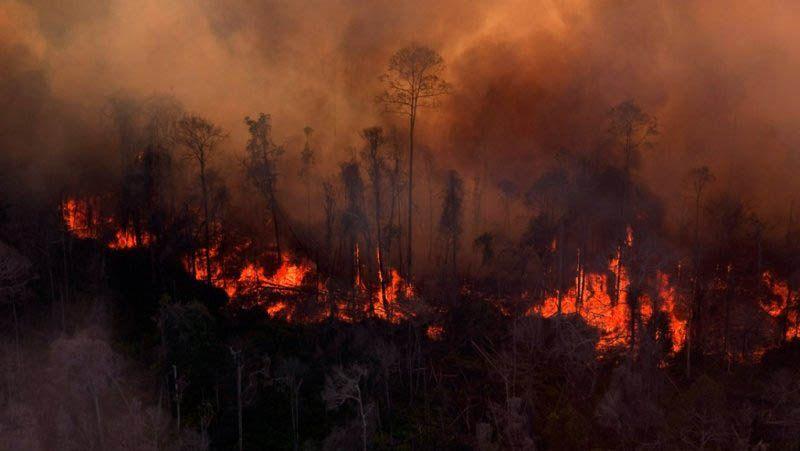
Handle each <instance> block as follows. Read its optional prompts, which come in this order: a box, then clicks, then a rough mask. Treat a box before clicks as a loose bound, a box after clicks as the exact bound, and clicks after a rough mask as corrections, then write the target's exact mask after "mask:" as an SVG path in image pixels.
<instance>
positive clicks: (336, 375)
mask: <svg viewBox="0 0 800 451" xmlns="http://www.w3.org/2000/svg"><path fill="white" fill-rule="evenodd" d="M366 376H367V370H366V368H364V367H363V366H361V365H353V366H350V367H348V368H346V369H344V368H341V367H335V368H333V370H332V371H331V374H329V375H327V376H325V389H324V390H323V392H322V399H324V400H325V405H326V406H327V407H328V409H329V410H332V409H336V408H338V407H340V406H341V405H342V404H344V403H346V402H348V401H350V402H353V403H355V405H356V407H357V408H358V415H359V419H360V420H361V443H362V446H363V448H362V449H363V450H364V451H366V450H367V415H368V414H369V406H367V405H365V404H366V400H365V399H364V393H363V392H362V390H361V380H362V379H364V378H365V377H366Z"/></svg>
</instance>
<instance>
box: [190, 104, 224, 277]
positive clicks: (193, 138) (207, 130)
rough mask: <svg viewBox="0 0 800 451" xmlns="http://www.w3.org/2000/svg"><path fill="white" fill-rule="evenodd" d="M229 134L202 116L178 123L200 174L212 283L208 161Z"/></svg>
mask: <svg viewBox="0 0 800 451" xmlns="http://www.w3.org/2000/svg"><path fill="white" fill-rule="evenodd" d="M226 136H227V135H226V134H225V132H224V131H223V130H222V129H221V128H220V127H218V126H216V125H214V124H213V123H212V122H211V121H209V120H208V119H205V118H203V117H200V116H196V115H191V116H185V117H184V118H183V119H181V120H180V122H179V123H178V140H179V141H180V143H181V144H183V145H184V146H185V147H186V148H187V149H188V150H189V155H190V156H191V157H192V158H194V160H195V161H196V162H197V165H198V169H199V175H200V190H201V194H202V201H203V234H204V241H205V242H204V243H203V244H204V246H205V249H204V253H205V270H206V274H205V276H206V282H207V283H209V284H210V283H211V217H210V214H209V206H208V204H209V194H208V184H209V182H208V173H207V172H208V161H209V158H210V157H211V156H212V155H213V154H214V151H215V150H216V148H217V145H218V144H219V142H220V141H222V140H223V139H225V137H226Z"/></svg>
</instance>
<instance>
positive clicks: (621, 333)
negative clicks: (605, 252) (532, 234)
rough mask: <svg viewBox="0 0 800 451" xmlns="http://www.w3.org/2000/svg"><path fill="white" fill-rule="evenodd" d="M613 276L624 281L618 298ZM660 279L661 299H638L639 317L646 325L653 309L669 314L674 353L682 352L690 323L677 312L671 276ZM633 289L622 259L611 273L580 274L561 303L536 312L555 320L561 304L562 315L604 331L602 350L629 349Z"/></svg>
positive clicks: (551, 300) (555, 299)
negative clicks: (572, 317)
mask: <svg viewBox="0 0 800 451" xmlns="http://www.w3.org/2000/svg"><path fill="white" fill-rule="evenodd" d="M629 243H630V239H629ZM610 274H619V277H620V281H619V285H618V290H619V291H618V294H617V295H616V296H615V293H614V290H615V287H614V284H613V282H611V276H610ZM657 279H658V296H657V299H655V300H654V299H651V297H650V296H647V295H641V296H640V298H639V299H638V305H639V315H640V316H641V319H642V321H643V322H646V321H647V320H648V319H650V317H651V316H652V312H653V306H654V305H657V306H658V309H659V311H661V312H663V313H665V314H666V315H667V317H668V318H669V327H670V332H671V338H672V350H673V351H678V350H679V349H680V348H681V347H682V346H683V342H684V340H685V338H686V319H685V318H683V317H682V316H681V315H679V314H678V312H677V309H676V305H677V302H676V293H675V291H674V289H673V288H671V286H670V284H669V278H668V276H667V275H666V274H663V273H661V272H659V273H658V278H657ZM579 287H580V290H579ZM629 288H630V281H629V280H628V275H627V273H626V270H625V268H624V267H623V266H620V264H619V259H618V258H614V259H611V261H610V263H609V266H608V273H606V274H579V276H578V277H577V278H576V283H575V285H574V286H573V287H571V288H570V289H569V290H568V291H567V292H566V293H564V294H563V295H562V296H561V297H560V299H559V296H558V294H554V295H550V296H548V297H547V298H546V299H545V300H544V302H543V303H542V305H540V306H537V307H534V309H532V312H534V313H536V314H539V315H542V316H544V317H552V316H554V315H557V314H558V312H559V302H560V304H561V305H560V310H561V313H562V314H567V315H569V314H578V315H580V316H581V318H583V319H584V320H585V321H586V322H587V323H588V324H590V325H592V326H594V327H596V328H597V329H599V330H600V333H601V336H600V342H599V343H598V348H599V349H601V350H602V349H608V348H611V347H614V346H621V345H627V344H628V343H629V340H630V337H629V335H630V332H629V331H630V329H629V328H630V321H631V315H630V310H629V308H630V307H629V302H628V296H629ZM579 291H580V293H579ZM615 297H616V299H615Z"/></svg>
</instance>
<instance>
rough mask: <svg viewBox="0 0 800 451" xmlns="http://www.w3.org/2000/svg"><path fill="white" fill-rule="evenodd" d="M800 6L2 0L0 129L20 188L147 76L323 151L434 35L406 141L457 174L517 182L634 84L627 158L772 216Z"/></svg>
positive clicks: (348, 134) (162, 89) (667, 182)
mask: <svg viewBox="0 0 800 451" xmlns="http://www.w3.org/2000/svg"><path fill="white" fill-rule="evenodd" d="M798 19H800V5H797V4H796V3H793V2H780V1H753V0H737V1H732V2H702V3H696V2H678V3H676V2H670V1H665V0H664V1H659V0H646V1H636V2H633V1H622V2H620V1H584V0H539V1H520V0H502V1H486V2H457V1H452V0H447V1H444V2H438V3H437V4H436V5H431V4H430V3H429V2H423V1H411V2H391V1H376V2H366V3H365V2H360V1H355V0H340V1H303V2H285V1H277V0H276V1H266V2H264V1H258V2H256V1H249V0H240V1H235V2H231V1H222V0H203V1H189V0H176V1H172V2H163V1H157V0H141V1H131V0H108V1H100V0H94V1H71V2H50V1H46V0H31V1H27V2H23V1H17V0H11V1H8V0H6V1H3V2H0V68H2V70H1V71H0V98H2V99H3V100H4V107H3V108H2V112H0V142H2V145H3V148H4V153H5V155H4V158H6V159H8V160H9V161H10V162H11V163H13V164H12V165H11V166H9V165H6V166H5V167H7V168H9V167H11V168H15V169H13V170H14V171H18V172H19V174H22V177H23V178H24V180H27V181H28V183H27V186H28V187H34V186H35V187H36V188H35V189H33V191H37V190H40V191H47V190H49V189H55V187H56V186H57V185H58V183H60V182H61V181H63V180H66V179H69V178H70V177H75V176H76V168H78V167H94V168H95V169H97V172H101V170H102V169H104V168H107V167H110V166H111V165H112V164H113V163H111V162H112V161H115V160H114V158H115V157H114V155H115V153H114V151H113V149H112V146H113V142H114V141H113V139H114V138H113V135H112V133H111V132H110V131H109V127H108V117H107V115H105V114H104V108H105V105H106V103H107V100H108V98H109V97H110V96H112V95H114V94H115V93H119V92H125V93H127V94H129V95H132V96H139V97H145V96H148V95H152V94H154V93H161V94H169V95H172V96H174V97H175V98H176V99H177V100H178V101H179V102H181V103H182V104H183V105H184V107H185V108H186V109H187V110H189V111H195V112H198V113H200V114H203V115H205V116H207V117H209V118H210V119H211V120H213V121H215V122H217V123H219V124H220V125H222V126H223V127H224V128H225V129H226V130H228V131H229V132H230V133H231V139H230V140H228V141H227V143H226V145H225V147H226V149H225V150H226V152H229V153H231V154H238V153H240V152H241V149H242V146H243V144H244V142H245V139H246V138H245V136H246V130H245V128H244V126H243V125H242V118H243V117H244V116H245V115H253V114H255V113H257V112H259V111H264V112H268V113H270V114H272V117H273V122H274V129H275V132H276V135H277V138H278V140H279V141H287V142H292V140H294V141H297V140H299V139H301V137H302V128H303V127H304V126H305V125H310V126H312V127H313V128H314V129H315V130H316V131H317V132H316V134H315V136H316V137H317V139H318V140H319V142H320V147H321V152H322V154H323V157H324V158H325V159H327V160H328V161H330V162H334V161H338V160H340V159H342V158H343V155H346V154H345V153H344V148H345V147H346V146H348V145H358V144H359V141H358V140H359V138H358V131H359V130H361V129H362V128H364V127H366V126H369V125H372V124H374V123H389V122H398V121H399V119H398V118H391V117H386V116H385V115H382V114H381V112H380V109H379V108H378V107H377V106H376V105H375V104H374V101H373V99H374V96H375V94H376V93H377V92H378V91H379V88H380V87H379V81H378V76H379V75H380V73H381V72H382V71H383V70H384V69H385V66H386V62H387V60H388V58H389V56H390V55H391V53H392V52H393V51H394V50H396V49H397V48H399V47H401V46H403V45H406V44H408V43H409V42H412V41H416V42H420V43H423V44H425V45H428V46H431V47H432V48H435V49H437V50H438V51H439V52H440V53H441V54H442V56H443V57H444V59H445V61H446V62H447V65H448V68H447V73H446V75H447V78H448V79H449V81H451V83H452V84H453V87H454V90H453V93H452V95H451V96H449V97H448V98H447V99H446V100H445V101H444V102H443V105H442V107H441V108H440V109H439V110H438V111H424V112H423V113H422V117H421V123H420V142H422V143H425V144H426V145H427V146H428V147H430V148H431V149H432V151H433V152H434V153H435V154H436V156H437V160H438V162H439V165H440V166H443V167H449V166H453V167H455V168H456V169H459V170H461V171H464V172H465V173H467V175H466V177H465V180H469V179H470V178H469V175H468V174H469V173H470V172H474V171H477V170H479V168H480V167H482V165H483V162H482V161H480V158H478V157H476V155H479V154H480V152H481V149H484V153H485V154H487V155H490V156H491V159H490V161H489V162H488V163H487V164H488V167H489V173H490V178H492V179H493V180H499V179H501V178H510V179H513V180H516V181H517V183H519V184H520V185H521V186H525V185H526V184H528V183H530V181H531V180H532V179H533V178H534V177H535V175H536V174H537V173H538V172H539V171H541V170H542V167H543V165H546V164H547V161H550V160H551V159H552V156H553V155H554V154H555V153H556V152H557V151H558V150H559V149H562V148H565V149H568V150H570V151H572V152H590V151H593V150H595V149H597V148H598V146H599V145H600V143H602V142H603V140H604V139H605V138H606V136H607V132H606V131H607V112H608V109H609V108H610V107H611V106H613V105H615V104H617V103H619V102H622V101H625V100H628V99H633V100H635V101H636V102H637V103H638V104H639V105H641V106H642V108H643V109H644V110H645V111H647V112H648V113H650V114H652V115H654V116H656V117H658V120H659V125H660V127H659V128H660V132H661V133H660V136H659V137H658V139H657V140H656V145H655V146H654V147H653V148H652V149H648V150H647V154H648V155H647V156H646V157H645V158H644V165H643V167H642V168H641V171H640V174H639V176H640V177H642V178H643V179H645V180H647V183H648V184H649V185H650V187H651V188H652V189H653V190H654V191H656V192H658V193H661V194H662V195H663V197H664V198H665V199H667V200H668V201H669V202H671V203H672V204H674V205H673V208H676V207H679V206H680V199H681V193H682V192H683V190H684V189H685V180H684V175H685V173H686V172H687V171H688V169H689V168H691V167H694V166H698V165H708V166H709V167H710V168H711V169H712V171H713V172H714V173H715V174H716V175H717V183H716V185H715V186H716V188H715V189H729V190H734V191H737V192H740V193H743V194H745V195H746V199H747V200H748V201H749V202H751V203H752V204H754V205H757V206H759V208H762V209H763V210H764V211H765V212H771V213H774V214H780V215H785V214H786V211H787V210H788V203H789V201H790V198H791V195H790V194H788V193H791V192H793V191H795V190H796V189H797V188H798V186H797V182H795V181H794V180H795V179H796V177H793V174H794V173H795V172H796V170H797V169H798V167H800V159H798V155H797V152H796V150H795V149H797V148H798V144H800V142H799V141H800V136H798V132H797V130H798V128H797V124H796V118H797V117H798V113H800V111H798V110H799V109H800V102H799V101H798V100H800V99H798V94H797V92H798V91H797V89H796V88H795V86H794V85H795V83H796V80H798V78H800V77H798V75H800V73H799V72H800V70H798V69H800V39H798V38H799V37H800V36H798V33H800V32H798V31H797V27H796V23H797V21H798ZM398 124H401V123H400V122H398ZM56 181H59V182H56ZM51 185H52V186H51ZM776 192H778V193H787V194H785V195H778V196H776V195H775V194H774V193H776Z"/></svg>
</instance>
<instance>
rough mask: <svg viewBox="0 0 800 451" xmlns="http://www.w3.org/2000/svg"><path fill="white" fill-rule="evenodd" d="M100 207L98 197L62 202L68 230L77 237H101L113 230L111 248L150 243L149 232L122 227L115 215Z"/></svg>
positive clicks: (109, 240)
mask: <svg viewBox="0 0 800 451" xmlns="http://www.w3.org/2000/svg"><path fill="white" fill-rule="evenodd" d="M100 207H101V205H100V200H99V199H97V198H90V199H74V198H69V199H66V200H65V201H64V202H62V204H61V218H62V220H63V221H64V225H65V226H66V228H67V230H68V231H69V232H70V233H72V234H73V235H74V236H76V237H77V238H81V239H99V238H100V237H101V236H104V235H105V233H106V232H109V231H112V232H113V236H112V237H111V238H110V239H108V240H107V243H106V244H107V246H108V247H109V248H111V249H132V248H135V247H139V246H147V245H148V244H150V241H151V237H150V235H149V234H148V233H140V234H137V233H135V232H134V231H133V230H132V229H131V228H130V227H127V228H120V227H119V226H118V225H117V223H116V221H115V219H114V217H113V216H110V215H103V214H101V209H100Z"/></svg>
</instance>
